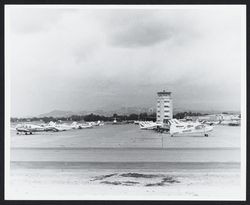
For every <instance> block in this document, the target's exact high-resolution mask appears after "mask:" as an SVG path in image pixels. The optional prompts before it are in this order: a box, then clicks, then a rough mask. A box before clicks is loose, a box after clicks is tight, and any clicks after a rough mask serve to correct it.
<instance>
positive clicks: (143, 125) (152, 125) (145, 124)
mask: <svg viewBox="0 0 250 205" xmlns="http://www.w3.org/2000/svg"><path fill="white" fill-rule="evenodd" d="M139 126H140V129H141V130H153V129H156V128H157V127H158V126H161V124H158V123H156V122H152V121H140V122H139Z"/></svg>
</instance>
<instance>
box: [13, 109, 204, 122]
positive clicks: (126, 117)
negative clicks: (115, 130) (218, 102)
mask: <svg viewBox="0 0 250 205" xmlns="http://www.w3.org/2000/svg"><path fill="white" fill-rule="evenodd" d="M201 115H206V114H201V113H198V112H180V113H177V114H175V115H174V116H173V117H174V118H177V119H183V118H184V117H187V116H201ZM114 119H116V120H117V121H134V120H143V121H156V113H152V114H148V113H146V112H144V113H140V114H130V115H118V114H113V116H110V117H106V116H103V115H96V114H93V113H91V114H89V115H72V116H70V117H32V118H11V122H27V121H30V122H32V121H42V122H45V123H47V122H50V121H86V122H91V121H98V120H100V121H113V120H114Z"/></svg>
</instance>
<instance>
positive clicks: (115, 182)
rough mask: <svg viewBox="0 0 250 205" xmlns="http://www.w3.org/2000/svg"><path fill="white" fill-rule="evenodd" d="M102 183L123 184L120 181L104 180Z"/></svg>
mask: <svg viewBox="0 0 250 205" xmlns="http://www.w3.org/2000/svg"><path fill="white" fill-rule="evenodd" d="M100 183H101V184H111V185H121V184H122V183H121V182H119V181H113V182H112V181H102V182H100Z"/></svg>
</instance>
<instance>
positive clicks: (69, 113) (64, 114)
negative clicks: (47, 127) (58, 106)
mask: <svg viewBox="0 0 250 205" xmlns="http://www.w3.org/2000/svg"><path fill="white" fill-rule="evenodd" d="M74 114H75V113H74V112H72V111H63V110H53V111H51V112H48V113H44V114H41V115H38V117H70V116H72V115H74Z"/></svg>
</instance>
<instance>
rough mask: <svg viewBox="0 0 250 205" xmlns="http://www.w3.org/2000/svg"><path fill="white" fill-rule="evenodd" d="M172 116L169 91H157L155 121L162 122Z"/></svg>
mask: <svg viewBox="0 0 250 205" xmlns="http://www.w3.org/2000/svg"><path fill="white" fill-rule="evenodd" d="M172 118H173V102H172V97H171V92H167V91H165V90H163V91H161V92H158V93H157V106H156V121H157V123H163V121H164V120H165V119H167V120H169V119H172Z"/></svg>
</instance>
